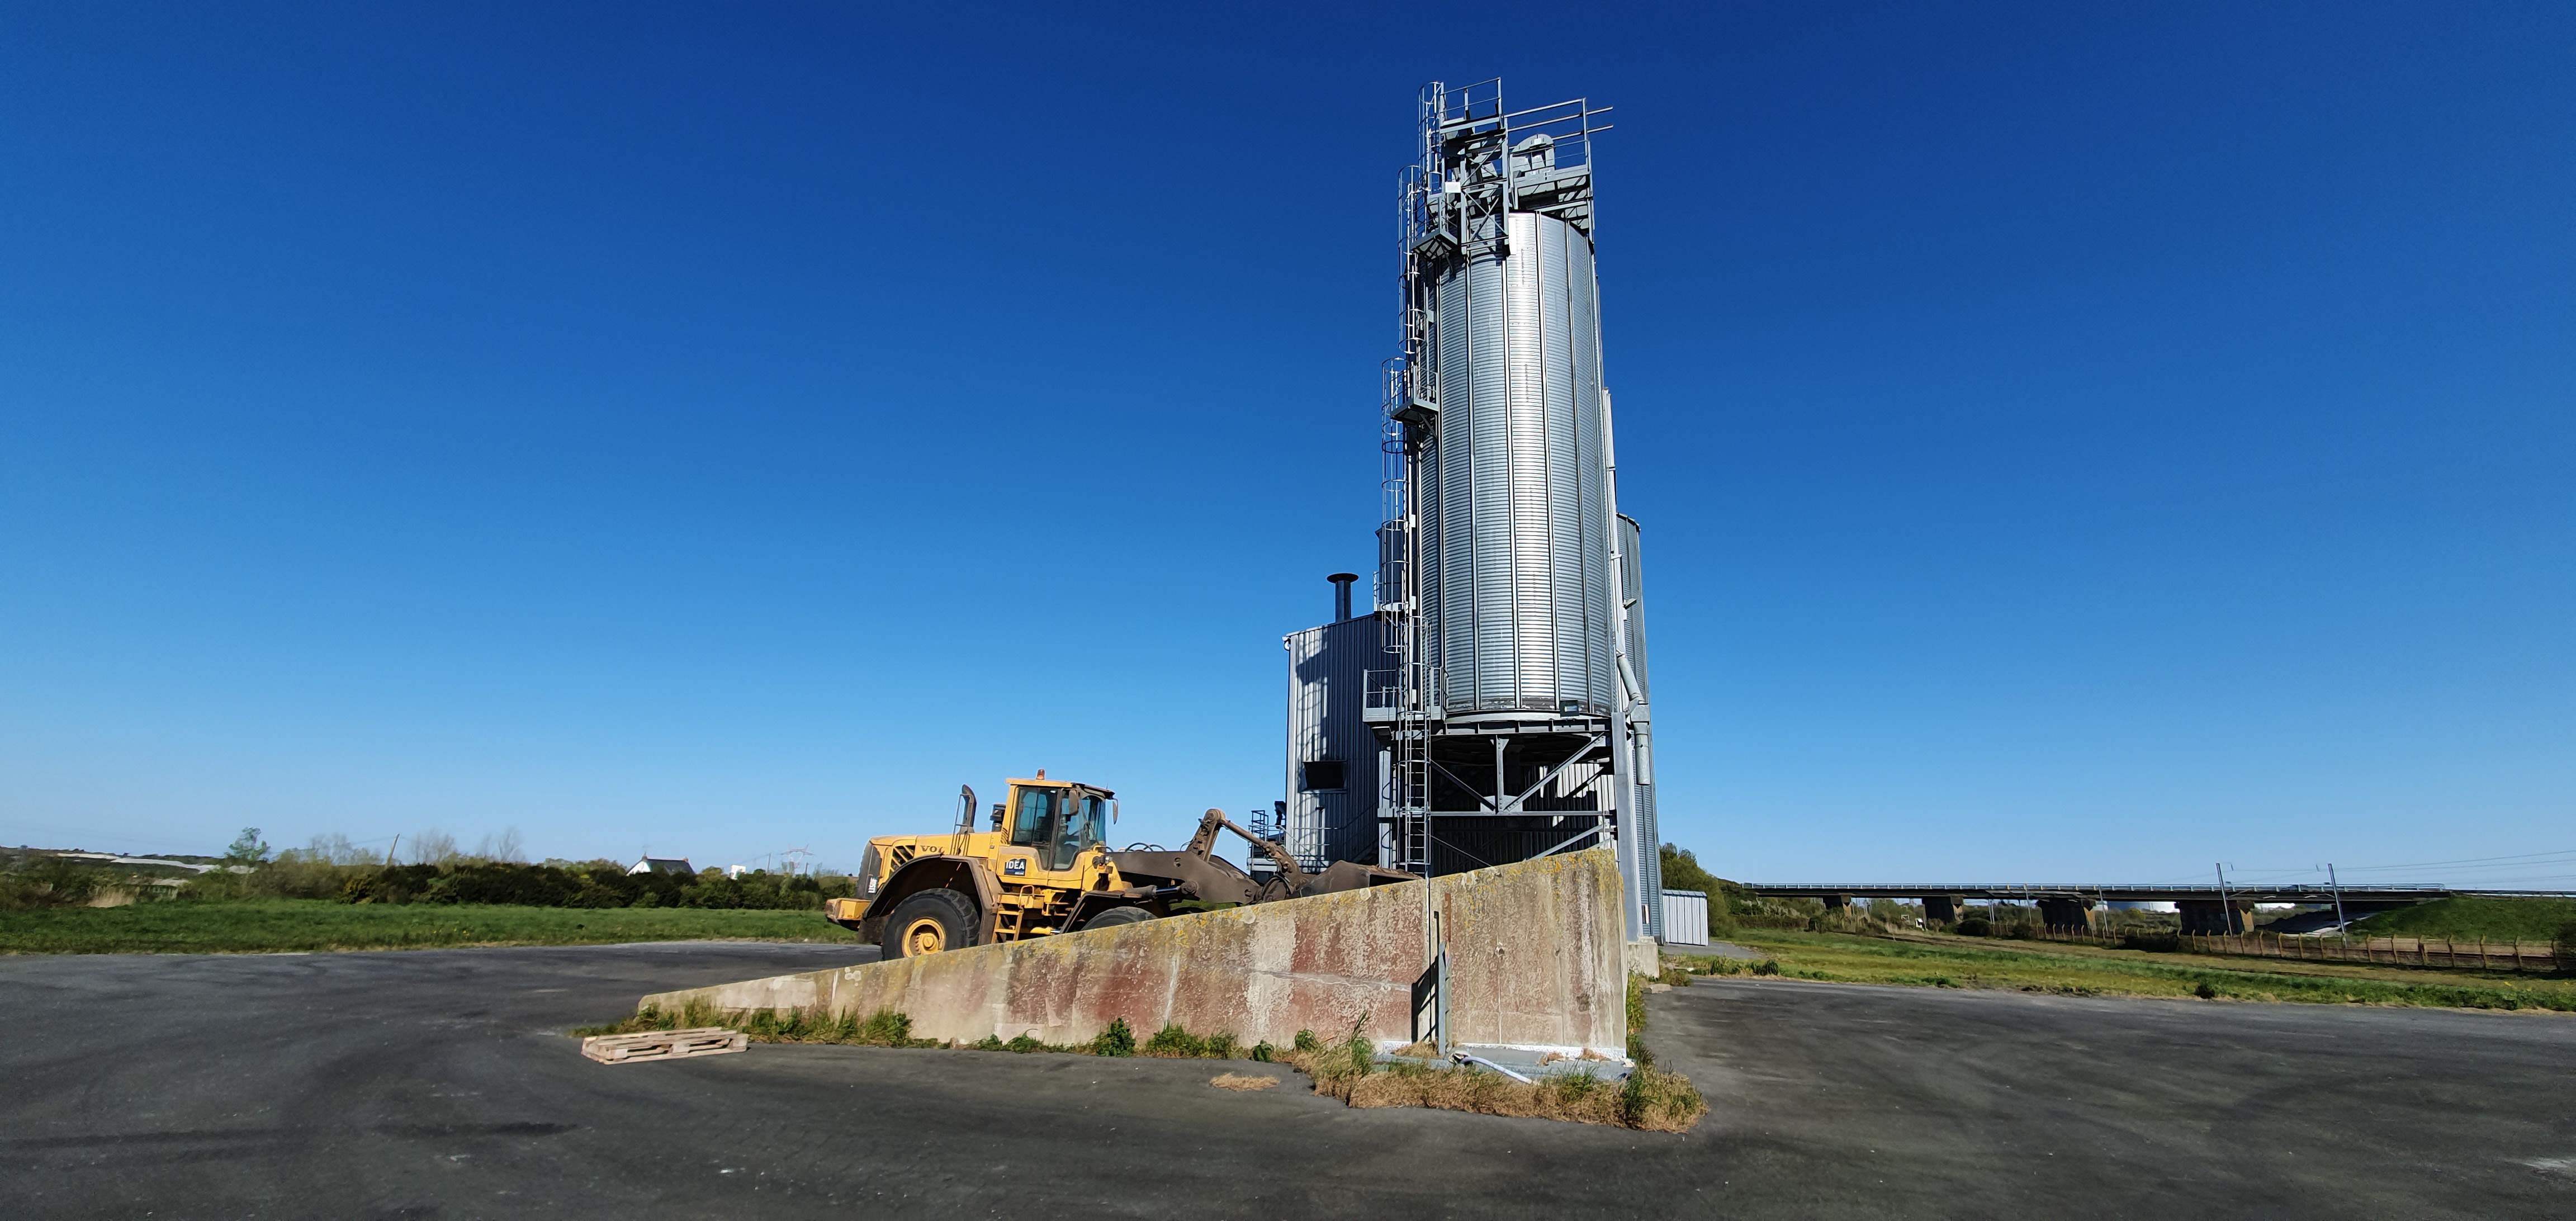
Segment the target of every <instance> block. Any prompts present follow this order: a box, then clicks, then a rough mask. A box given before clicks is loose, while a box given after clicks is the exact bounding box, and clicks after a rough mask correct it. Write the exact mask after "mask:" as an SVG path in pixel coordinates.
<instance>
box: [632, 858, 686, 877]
mask: <svg viewBox="0 0 2576 1221" xmlns="http://www.w3.org/2000/svg"><path fill="white" fill-rule="evenodd" d="M626 872H628V873H687V874H694V873H696V872H697V870H695V869H691V868H690V867H689V858H687V857H685V856H639V857H637V858H635V863H634V864H632V865H629V866H627V867H626Z"/></svg>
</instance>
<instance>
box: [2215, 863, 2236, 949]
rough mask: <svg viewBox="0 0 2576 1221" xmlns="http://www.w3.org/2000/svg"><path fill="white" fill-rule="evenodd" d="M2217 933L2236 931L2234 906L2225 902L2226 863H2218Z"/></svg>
mask: <svg viewBox="0 0 2576 1221" xmlns="http://www.w3.org/2000/svg"><path fill="white" fill-rule="evenodd" d="M2218 931H2219V932H2222V933H2233V932H2235V931H2236V905H2235V904H2233V903H2230V902H2228V901H2227V862H2225V861H2220V862H2218Z"/></svg>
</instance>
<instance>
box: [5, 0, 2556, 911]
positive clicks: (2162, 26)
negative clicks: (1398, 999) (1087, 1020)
mask: <svg viewBox="0 0 2576 1221" xmlns="http://www.w3.org/2000/svg"><path fill="white" fill-rule="evenodd" d="M2571 49H2576V13H2571V10H2569V9H2568V8H2567V7H2565V6H2563V5H2545V4H2526V5H2509V4H2500V5H2479V6H2433V5H2415V6H2369V5H2347V4H2333V5H2304V6H2303V5H2293V4H2279V5H2263V6H2253V7H2251V8H2249V7H2247V6H2240V5H2217V4H2207V5H2188V4H2177V5H2160V6H2152V7H2141V6H2125V7H2114V6H2066V5H2037V4H2033V5H2024V6H1986V7H1977V8H1971V9H1935V8H1926V7H1924V6H1897V5H1887V6H1842V7H1835V6H1781V5H1745V4H1730V5H1714V6H1702V5H1692V6H1670V7H1609V8H1600V9H1587V10H1583V11H1582V12H1581V13H1580V14H1579V18H1578V16H1577V15H1575V14H1572V13H1571V12H1570V11H1569V10H1566V9H1563V8H1562V7H1550V8H1532V9H1528V10H1526V11H1524V12H1521V13H1519V14H1517V15H1515V13H1514V12H1513V11H1512V10H1510V9H1509V8H1498V7H1494V6H1484V7H1481V8H1477V9H1474V10H1472V11H1469V10H1459V9H1454V8H1416V9H1412V10H1407V11H1404V12H1389V11H1386V10H1384V9H1383V8H1381V7H1380V6H1365V7H1358V8H1352V9H1346V10H1339V11H1331V10H1322V9H1317V8H1314V7H1311V6H1275V7H1271V8H1256V7H1252V6H1227V7H1208V8H1181V7H1173V8H1150V7H1126V6H1099V7H1088V8H1082V9H1079V10H1075V9H1071V8H1067V7H1064V6H1027V7H1008V6H986V7H979V8H973V9H968V8H965V7H963V6H958V7H955V8H953V9H947V10H942V11H939V12H928V11H924V9H923V8H922V7H921V6H904V7H901V8H891V7H888V8H861V7H851V6H827V5H810V4H809V5H788V4H780V5H769V6H750V7H738V8H735V9H733V10H731V11H719V10H718V9H715V8H709V7H704V6H663V7H652V6H644V5H599V6H592V7H582V6H575V5H487V6H468V5H460V4H439V5H411V6H404V5H367V6H323V5H312V6H305V7H301V8H285V7H263V6H258V5H234V6H222V7H221V8H210V7H204V6H176V5H142V6H135V5H117V4H108V3H84V4H79V5H19V6H13V7H12V8H11V9H10V10H9V11H8V12H7V13H6V14H5V15H0V840H5V841H7V842H10V843H19V842H25V843H32V844H39V845H54V846H68V845H73V844H79V845H84V846H89V847H100V848H119V849H129V850H161V851H213V850H216V849H219V848H220V847H221V845H222V844H223V843H224V842H226V841H227V840H229V839H230V838H231V836H232V834H233V833H234V832H235V831H236V830H237V829H238V828H240V827H242V826H244V825H246V824H250V825H257V826H259V827H261V828H263V829H264V830H265V831H266V833H267V836H268V838H269V839H270V841H271V842H273V843H280V844H286V843H297V842H301V841H302V840H303V839H305V838H306V837H308V836H310V835H313V834H317V833H324V832H338V833H343V834H346V835H348V836H349V837H350V838H352V839H354V840H358V841H361V842H371V841H372V842H382V841H384V840H386V839H389V838H390V837H391V836H393V835H395V834H396V833H403V834H413V833H417V832H419V831H421V830H423V829H425V828H431V827H436V828H441V829H444V830H446V831H448V832H450V833H452V834H454V835H456V836H457V837H458V838H460V839H463V840H465V841H467V842H468V843H471V842H472V841H473V840H474V839H476V838H477V837H479V836H481V835H484V834H491V833H495V832H498V831H500V830H502V829H504V828H507V827H516V828H517V829H519V831H520V832H521V834H522V835H523V836H524V837H525V839H526V841H527V844H528V847H529V848H530V849H531V850H533V851H534V852H535V853H537V854H539V855H548V854H552V855H566V856H590V855H617V854H623V853H631V852H634V851H636V850H637V849H639V848H641V847H643V846H645V845H648V844H649V845H650V846H651V847H652V849H653V850H654V851H655V852H657V853H666V852H677V853H685V854H687V855H690V856H692V857H694V858H696V859H697V860H699V861H700V862H701V863H708V862H717V861H732V860H742V859H752V860H757V859H758V858H759V857H761V856H762V855H763V854H766V853H773V852H776V851H778V850H781V849H785V848H790V847H797V846H806V847H810V848H811V849H812V850H813V851H814V852H815V853H817V854H818V855H819V856H821V857H822V858H823V859H824V860H825V861H827V862H831V861H837V862H840V863H844V864H846V863H848V862H849V861H851V860H853V859H855V856H856V850H857V848H858V846H859V845H860V844H861V842H862V841H863V840H864V839H865V838H866V837H867V836H869V835H871V834H884V833H889V832H894V831H900V830H907V829H914V828H922V827H927V826H932V825H936V824H937V823H939V822H940V820H942V819H943V818H944V817H945V816H946V813H947V811H948V810H949V808H950V806H949V802H950V801H951V800H952V797H951V795H952V794H953V793H954V792H955V789H956V786H957V785H958V784H959V783H961V782H965V783H972V784H974V785H976V786H977V787H978V788H979V789H982V790H985V791H986V792H988V793H989V792H990V791H991V789H992V787H993V786H994V785H995V784H996V783H997V782H998V781H999V780H1000V778H1001V777H1003V776H1005V775H1019V774H1026V772H1027V771H1029V770H1030V769H1034V768H1037V767H1045V768H1047V769H1049V771H1050V773H1051V774H1054V775H1059V776H1076V777H1082V778H1087V779H1092V780H1094V781H1096V782H1099V783H1103V784H1107V785H1109V786H1111V787H1114V788H1116V789H1118V790H1119V792H1120V794H1121V796H1122V798H1124V799H1125V800H1124V805H1125V808H1126V818H1127V821H1126V822H1125V823H1124V824H1122V828H1121V830H1122V832H1124V833H1129V834H1132V836H1133V837H1134V838H1138V839H1164V840H1169V839H1172V838H1174V837H1176V836H1178V835H1180V834H1182V833H1183V831H1184V828H1185V827H1186V826H1187V825H1188V823H1189V821H1190V820H1191V818H1192V816H1193V814H1194V813H1195V811H1197V810H1199V809H1201V808H1204V807H1206V806H1209V805H1219V806H1224V807H1227V808H1229V809H1236V810H1243V809H1250V808H1254V807H1258V806H1262V805H1266V804H1267V802H1268V801H1269V800H1270V799H1272V798H1274V797H1276V796H1278V795H1279V789H1280V785H1281V760H1280V758H1279V751H1280V746H1279V743H1280V737H1281V725H1280V717H1281V703H1282V692H1283V687H1284V674H1283V657H1282V654H1281V652H1280V648H1279V640H1278V638H1279V636H1280V635H1281V634H1282V633H1284V632H1287V631H1291V630H1294V629H1296V628H1299V627H1303V626H1306V625H1307V624H1309V623H1312V622H1314V621H1316V620H1317V619H1319V618H1320V617H1322V615H1323V614H1324V613H1325V612H1326V610H1327V609H1328V605H1329V589H1328V588H1327V586H1326V585H1325V584H1324V582H1323V581H1322V580H1321V577H1322V575H1323V574H1324V573H1326V572H1328V571H1332V570H1334V569H1339V568H1361V567H1363V566H1364V565H1365V563H1366V560H1367V557H1368V554H1369V547H1370V536H1369V533H1368V531H1369V528H1370V526H1371V524H1372V521H1373V518H1374V517H1375V514H1376V509H1377V488H1376V480H1377V454H1376V451H1375V449H1374V445H1373V436H1374V416H1375V410H1376V407H1375V378H1376V369H1377V364H1378V362H1379V360H1381V359H1382V358H1383V357H1385V356H1386V355H1387V354H1388V352H1389V349H1390V347H1391V345H1392V343H1393V341H1394V324H1393V319H1392V317H1391V313H1390V308H1391V303H1392V300H1393V286H1392V278H1391V275H1392V267H1393V260H1392V236H1391V235H1392V215H1391V214H1392V205H1391V198H1392V195H1391V186H1392V180H1393V176H1394V173H1395V171H1396V168H1397V166H1398V165H1399V164H1400V163H1401V161H1402V160H1403V159H1404V157H1405V156H1406V155H1407V152H1408V149H1409V146H1410V141H1411V138H1412V131H1411V122H1412V109H1411V108H1412V99H1413V96H1414V91H1415V89H1416V88H1417V87H1418V86H1419V85H1420V84H1421V83H1422V82H1423V81H1425V80H1430V79H1435V78H1436V79H1447V80H1450V81H1453V82H1465V81H1470V80H1481V79H1484V78H1487V77H1492V76H1497V75H1499V76H1501V77H1503V78H1504V81H1505V85H1506V88H1507V89H1508V90H1509V94H1510V96H1512V97H1516V98H1518V99H1522V100H1526V101H1529V102H1538V101H1548V100H1554V99H1556V98H1558V97H1565V96H1573V95H1577V94H1585V95H1589V96H1591V97H1592V98H1594V99H1596V100H1598V101H1601V102H1605V103H1608V104H1611V105H1614V106H1616V107H1617V112H1616V116H1615V118H1616V122H1617V124H1618V127H1617V130H1616V131H1614V132H1613V133H1611V134H1610V135H1609V136H1607V137H1605V138H1604V139H1603V141H1602V144H1601V147H1600V156H1601V159H1602V164H1603V167H1604V168H1603V171H1602V184H1601V191H1602V205H1601V212H1602V230H1601V268H1602V271H1601V275H1602V281H1603V294H1604V302H1605V313H1606V323H1605V331H1606V333H1605V347H1606V353H1607V360H1608V369H1609V373H1610V377H1609V381H1610V384H1611V387H1612V389H1613V390H1614V391H1615V392H1616V394H1617V397H1618V404H1619V408H1620V418H1619V426H1620V438H1619V439H1620V442H1621V445H1620V454H1621V458H1622V466H1623V469H1622V472H1621V476H1622V478H1621V491H1622V493H1623V497H1624V500H1623V508H1625V509H1627V510H1628V511H1629V512H1631V513H1633V514H1634V515H1636V516H1637V517H1639V518H1640V519H1642V520H1643V522H1644V523H1645V529H1646V549H1645V554H1646V563H1647V594H1648V597H1649V607H1650V613H1651V617H1652V624H1653V629H1654V641H1653V658H1654V663H1655V674H1654V678H1653V681H1654V687H1655V695H1656V700H1655V703H1656V712H1657V721H1658V724H1657V729H1658V733H1657V741H1658V746H1659V753H1658V761H1659V763H1660V765H1661V766H1660V769H1659V776H1658V779H1659V780H1660V781H1662V783H1663V789H1662V792H1663V798H1662V800H1663V805H1664V818H1665V822H1666V827H1665V829H1666V837H1667V838H1670V839H1674V840H1677V841H1679V842H1681V843H1683V844H1685V845H1689V846H1692V847H1694V848H1695V849H1697V850H1698V851H1699V853H1700V854H1701V856H1702V857H1703V859H1705V860H1707V861H1708V862H1709V863H1710V864H1712V865H1714V866H1715V867H1716V868H1717V869H1718V871H1719V872H1721V873H1724V874H1727V875H1729V876H1734V877H1742V878H1750V879H1773V880H1792V879H1804V878H1816V877H1834V878H1860V877H1889V876H1896V875H1902V876H1906V877H1926V876H1938V877H1940V878H1944V879H1956V880H1985V879H1996V880H2007V879H2009V880H2024V879H2081V880H2090V879H2110V880H2133V879H2134V880H2152V879H2166V878H2180V877H2197V876H2204V875H2205V874H2206V872H2207V871H2208V870H2209V868H2210V865H2211V863H2212V862H2214V861H2220V860H2225V861H2230V862H2232V863H2233V864H2234V865H2235V867H2236V868H2237V869H2238V870H2240V871H2242V872H2244V873H2246V874H2248V875H2271V876H2294V875H2296V874H2298V873H2299V872H2301V871H2304V870H2306V869H2308V868H2309V867H2311V866H2313V865H2316V864H2320V863H2323V862H2325V861H2329V860H2332V861H2335V862H2337V863H2338V864H2340V865H2344V866H2346V867H2347V868H2354V867H2369V866H2386V867H2390V870H2391V871H2390V872H2386V873H2383V874H2379V875H2376V876H2380V877H2383V878H2396V877H2400V876H2404V877H2409V878H2419V879H2425V880H2450V881H2454V882H2467V881H2479V882H2485V883H2489V884H2499V885H2501V884H2513V883H2520V884H2524V885H2534V886H2551V885H2554V886H2565V887H2576V852H2569V851H2567V850H2571V849H2576V830H2571V827H2576V817H2571V816H2576V632H2571V630H2570V627H2571V624H2576V493H2572V492H2571V490H2570V483H2571V480H2570V474H2571V472H2576V411H2571V410H2570V408H2571V404H2576V228H2571V226H2570V225H2569V223H2568V219H2569V217H2570V216H2571V214H2576V211H2572V210H2571V206H2576V159H2571V156H2570V153H2569V150H2570V148H2576V73H2571V72H2569V71H2568V70H2567V69H2568V64H2569V63H2570V62H2571V60H2570V51H2571ZM2537 853H2557V854H2558V855H2556V856H2554V857H2542V858H2534V859H2522V860H2506V861H2500V862H2499V861H2481V862H2478V863H2472V864H2461V865H2443V866H2438V867H2436V866H2430V865H2423V866H2419V865H2418V863H2421V862H2455V861H2469V860H2472V859H2473V858H2489V857H2518V856H2524V855H2526V854H2537ZM2363 876H2372V875H2368V874H2365V875H2363Z"/></svg>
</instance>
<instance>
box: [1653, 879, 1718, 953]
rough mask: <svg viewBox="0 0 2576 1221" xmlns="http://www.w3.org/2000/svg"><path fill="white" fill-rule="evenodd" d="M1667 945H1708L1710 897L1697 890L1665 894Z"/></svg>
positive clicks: (1665, 939) (1665, 940) (1666, 892)
mask: <svg viewBox="0 0 2576 1221" xmlns="http://www.w3.org/2000/svg"><path fill="white" fill-rule="evenodd" d="M1663 941H1664V944H1665V945H1707V944H1708V895H1707V894H1705V893H1703V892H1701V891H1696V890H1667V891H1665V892H1664V937H1663Z"/></svg>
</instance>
